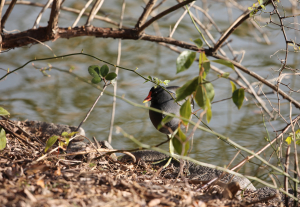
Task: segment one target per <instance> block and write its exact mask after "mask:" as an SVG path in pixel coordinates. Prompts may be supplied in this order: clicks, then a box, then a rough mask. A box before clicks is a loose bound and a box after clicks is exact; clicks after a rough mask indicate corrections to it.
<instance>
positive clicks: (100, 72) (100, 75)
mask: <svg viewBox="0 0 300 207" xmlns="http://www.w3.org/2000/svg"><path fill="white" fill-rule="evenodd" d="M88 71H89V73H90V75H91V76H92V77H93V79H92V83H94V84H97V83H100V82H101V81H102V80H103V79H105V80H108V81H112V80H114V79H115V78H116V77H117V74H116V73H114V72H111V73H108V72H109V67H108V66H107V65H102V67H101V68H100V66H98V65H91V66H89V68H88Z"/></svg>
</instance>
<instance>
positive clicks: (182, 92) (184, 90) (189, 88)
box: [176, 76, 198, 101]
mask: <svg viewBox="0 0 300 207" xmlns="http://www.w3.org/2000/svg"><path fill="white" fill-rule="evenodd" d="M197 86H198V76H197V77H195V78H194V79H193V80H189V81H188V82H186V83H185V84H184V85H183V86H181V87H180V88H178V89H177V90H176V97H177V98H176V101H181V100H183V99H185V98H186V97H187V96H189V95H191V94H192V93H193V92H194V91H195V90H196V88H197Z"/></svg>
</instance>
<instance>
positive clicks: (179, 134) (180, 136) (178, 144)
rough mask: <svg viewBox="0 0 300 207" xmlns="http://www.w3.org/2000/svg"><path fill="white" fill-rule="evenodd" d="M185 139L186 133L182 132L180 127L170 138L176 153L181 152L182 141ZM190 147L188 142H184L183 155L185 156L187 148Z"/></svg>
mask: <svg viewBox="0 0 300 207" xmlns="http://www.w3.org/2000/svg"><path fill="white" fill-rule="evenodd" d="M185 141H186V135H185V134H184V133H183V132H182V130H181V129H180V128H178V131H177V133H176V136H175V137H174V138H173V139H172V143H173V146H174V149H175V150H176V152H177V153H178V154H180V155H181V153H182V145H183V144H182V143H183V142H185ZM189 148H190V143H189V142H186V143H185V147H184V153H183V155H184V156H186V155H187V153H188V150H189Z"/></svg>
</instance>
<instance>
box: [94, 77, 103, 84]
mask: <svg viewBox="0 0 300 207" xmlns="http://www.w3.org/2000/svg"><path fill="white" fill-rule="evenodd" d="M101 81H102V78H100V77H99V76H98V77H94V78H93V79H92V83H93V84H97V83H100V82H101Z"/></svg>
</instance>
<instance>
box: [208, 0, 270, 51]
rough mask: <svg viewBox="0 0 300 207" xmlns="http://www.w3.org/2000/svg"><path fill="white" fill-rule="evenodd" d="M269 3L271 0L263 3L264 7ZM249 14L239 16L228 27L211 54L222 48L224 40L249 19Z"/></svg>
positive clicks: (246, 12)
mask: <svg viewBox="0 0 300 207" xmlns="http://www.w3.org/2000/svg"><path fill="white" fill-rule="evenodd" d="M270 2H271V0H269V1H267V2H266V3H264V5H265V6H266V5H268V4H269V3H270ZM257 9H258V10H259V9H262V7H261V6H259V7H258V8H257ZM250 13H251V11H249V10H246V11H245V12H244V13H243V14H242V15H241V16H239V17H238V18H237V19H236V20H235V21H234V22H233V23H232V24H231V25H230V27H229V28H228V29H227V30H226V31H225V32H224V34H223V35H222V36H221V37H220V39H219V40H218V42H217V43H216V44H215V46H214V48H213V52H217V51H218V50H219V49H220V48H221V47H222V45H223V43H224V42H225V40H227V38H228V37H229V36H230V35H231V34H232V33H233V32H234V31H235V30H236V29H237V28H238V26H239V25H241V24H242V23H243V22H244V21H246V20H247V19H249V17H250Z"/></svg>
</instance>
